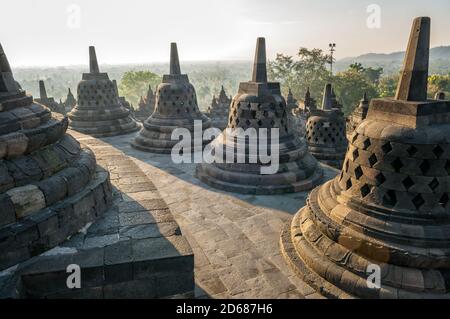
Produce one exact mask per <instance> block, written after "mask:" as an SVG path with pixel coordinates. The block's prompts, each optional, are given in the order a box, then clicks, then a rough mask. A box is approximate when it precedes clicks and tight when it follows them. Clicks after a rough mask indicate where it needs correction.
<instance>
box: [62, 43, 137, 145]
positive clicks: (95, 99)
mask: <svg viewBox="0 0 450 319" xmlns="http://www.w3.org/2000/svg"><path fill="white" fill-rule="evenodd" d="M89 59H90V71H89V73H84V74H83V77H82V80H81V82H80V83H79V84H78V92H77V95H78V97H77V100H78V103H77V105H75V107H74V108H73V110H72V111H71V112H70V113H69V114H68V116H69V119H70V127H71V128H72V129H74V130H76V131H79V132H81V133H84V134H89V135H91V136H94V137H102V136H114V135H121V134H127V133H131V132H135V131H137V130H138V129H139V125H138V124H137V122H136V121H135V120H134V119H133V118H132V117H131V116H130V110H128V109H127V108H125V107H124V106H123V105H122V104H121V102H120V99H119V96H118V94H117V92H116V89H115V87H114V84H113V82H112V81H111V80H110V79H109V77H108V74H107V73H100V70H99V67H98V62H97V56H96V54H95V48H94V47H89Z"/></svg>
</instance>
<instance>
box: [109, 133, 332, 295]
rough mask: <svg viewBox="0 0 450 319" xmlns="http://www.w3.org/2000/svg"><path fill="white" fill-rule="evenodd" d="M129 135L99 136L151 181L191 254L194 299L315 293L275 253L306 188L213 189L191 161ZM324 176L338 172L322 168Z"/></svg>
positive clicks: (302, 199) (302, 200)
mask: <svg viewBox="0 0 450 319" xmlns="http://www.w3.org/2000/svg"><path fill="white" fill-rule="evenodd" d="M132 137H133V135H132V134H131V135H125V136H121V137H112V138H104V139H102V140H103V141H106V142H108V143H110V144H111V145H113V146H114V147H116V148H118V149H120V150H121V151H123V152H124V153H125V154H127V155H129V156H130V158H132V159H133V160H134V161H135V163H136V164H137V165H138V166H139V167H140V168H141V170H142V171H144V173H145V174H146V175H147V176H148V177H149V178H150V179H151V180H152V182H153V183H154V184H155V186H156V187H157V189H158V191H159V193H160V195H161V197H162V198H163V199H164V200H165V201H166V203H167V204H168V206H169V208H170V210H171V211H172V213H173V214H174V216H175V219H176V220H177V222H178V224H179V225H180V227H181V230H182V232H183V234H184V235H185V236H186V238H187V239H188V241H189V243H190V245H191V246H192V249H193V251H194V256H195V281H196V285H197V288H196V297H197V298H208V297H210V298H320V297H321V296H320V295H318V294H317V293H315V291H314V290H313V289H312V288H311V287H309V286H308V285H307V284H305V283H304V282H303V281H301V280H300V279H298V278H297V277H296V276H295V274H294V273H293V272H292V271H291V269H290V268H288V266H287V265H286V263H285V261H284V259H283V257H282V256H281V254H280V249H279V238H280V234H281V229H282V227H283V225H284V223H286V222H287V221H288V220H289V219H290V218H291V217H292V216H293V214H295V213H296V212H297V211H298V210H299V209H300V208H301V207H302V206H303V205H304V203H305V200H306V197H307V193H297V194H286V195H276V196H254V195H240V194H235V193H226V192H222V191H218V190H215V189H213V188H211V187H209V186H207V185H205V184H203V183H201V182H200V181H198V180H197V179H196V178H195V177H194V171H195V164H173V163H172V161H171V158H170V155H156V154H150V153H144V152H140V151H137V150H135V149H133V148H131V146H130V145H129V141H130V140H131V138H132ZM325 174H326V179H330V178H332V177H334V176H335V175H336V174H337V171H335V170H332V169H329V168H327V169H326V173H325Z"/></svg>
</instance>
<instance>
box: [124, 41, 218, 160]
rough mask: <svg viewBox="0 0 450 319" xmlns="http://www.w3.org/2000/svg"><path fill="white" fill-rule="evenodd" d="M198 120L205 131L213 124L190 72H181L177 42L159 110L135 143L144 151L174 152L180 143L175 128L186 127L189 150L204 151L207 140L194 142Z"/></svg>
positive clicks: (160, 88)
mask: <svg viewBox="0 0 450 319" xmlns="http://www.w3.org/2000/svg"><path fill="white" fill-rule="evenodd" d="M194 121H201V123H202V129H203V130H205V129H207V128H209V127H210V126H211V121H210V119H209V118H208V117H207V116H206V115H204V114H203V113H202V112H200V110H199V108H198V105H197V95H196V93H195V89H194V86H193V85H192V84H191V83H189V78H188V76H187V75H186V74H181V68H180V62H179V58H178V49H177V45H176V43H172V44H171V47H170V74H165V75H164V76H163V80H162V83H161V84H160V85H159V86H158V89H157V91H156V107H155V112H153V114H152V115H151V116H150V117H149V118H148V119H147V120H145V122H144V123H143V128H142V130H141V131H140V132H139V134H138V135H137V136H136V138H135V139H134V140H133V141H132V143H131V144H132V146H133V147H135V148H137V149H139V150H142V151H147V152H154V153H166V154H170V153H171V151H172V148H173V146H174V145H175V144H177V143H178V142H179V141H178V140H172V139H171V135H172V131H173V130H174V129H177V128H185V129H188V130H189V131H190V132H191V133H192V134H191V137H192V141H191V148H190V150H189V151H191V152H192V151H201V150H202V148H203V145H202V144H203V143H204V142H203V141H196V142H197V143H196V142H195V141H194V138H195V136H194V134H193V131H194V124H195V122H194ZM197 144H198V145H199V146H198V147H196V145H197ZM184 151H187V149H184Z"/></svg>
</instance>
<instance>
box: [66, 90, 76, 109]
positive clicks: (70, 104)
mask: <svg viewBox="0 0 450 319" xmlns="http://www.w3.org/2000/svg"><path fill="white" fill-rule="evenodd" d="M63 103H64V109H65V110H66V113H69V112H70V111H72V109H73V108H74V106H75V105H77V100H76V99H75V96H73V93H72V91H71V90H70V88H69V89H68V92H67V97H66V100H65V101H64V102H63Z"/></svg>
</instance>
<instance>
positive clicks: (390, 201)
mask: <svg viewBox="0 0 450 319" xmlns="http://www.w3.org/2000/svg"><path fill="white" fill-rule="evenodd" d="M395 204H397V195H396V194H395V191H393V190H388V191H387V192H386V194H384V196H383V205H386V206H395Z"/></svg>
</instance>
